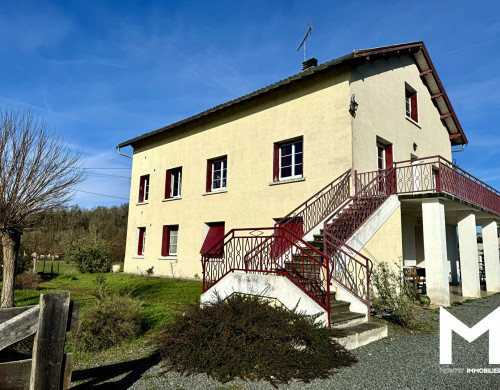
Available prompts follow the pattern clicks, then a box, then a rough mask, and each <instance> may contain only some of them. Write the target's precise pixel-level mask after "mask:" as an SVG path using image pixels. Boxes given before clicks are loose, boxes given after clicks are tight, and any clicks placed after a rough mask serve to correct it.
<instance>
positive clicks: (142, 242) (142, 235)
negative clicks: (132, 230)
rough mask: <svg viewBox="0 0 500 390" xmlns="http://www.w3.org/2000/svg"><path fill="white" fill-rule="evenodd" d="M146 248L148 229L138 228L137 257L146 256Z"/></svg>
mask: <svg viewBox="0 0 500 390" xmlns="http://www.w3.org/2000/svg"><path fill="white" fill-rule="evenodd" d="M145 247H146V228H145V227H139V228H137V246H136V248H137V256H144V249H145Z"/></svg>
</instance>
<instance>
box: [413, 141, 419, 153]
mask: <svg viewBox="0 0 500 390" xmlns="http://www.w3.org/2000/svg"><path fill="white" fill-rule="evenodd" d="M417 148H418V145H417V144H416V143H415V142H414V143H413V151H414V152H416V151H417Z"/></svg>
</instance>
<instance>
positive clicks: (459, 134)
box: [117, 41, 468, 148]
mask: <svg viewBox="0 0 500 390" xmlns="http://www.w3.org/2000/svg"><path fill="white" fill-rule="evenodd" d="M405 54H412V55H413V56H414V59H415V62H416V64H417V67H418V69H419V71H420V77H421V78H422V80H423V81H424V83H425V84H426V86H427V88H428V90H429V93H430V95H431V99H432V100H433V101H434V103H435V106H436V108H437V110H438V112H439V114H440V116H441V120H442V121H443V124H444V125H445V127H446V128H447V130H448V133H449V135H450V142H451V144H452V145H462V144H467V143H468V141H467V138H466V137H465V133H464V131H463V129H462V126H461V125H460V122H459V120H458V118H457V116H456V114H455V111H454V110H453V107H452V105H451V102H450V100H449V98H448V95H447V94H446V91H445V89H444V87H443V84H442V83H441V80H440V79H439V76H438V74H437V71H436V69H435V68H434V65H433V63H432V61H431V58H430V56H429V53H428V52H427V49H426V47H425V45H424V43H423V42H422V41H419V42H410V43H402V44H398V45H391V46H383V47H377V48H373V49H364V50H355V51H353V52H352V53H350V54H347V55H345V56H343V57H339V58H335V59H333V60H331V61H328V62H325V63H323V64H320V65H318V66H316V67H312V68H309V69H306V70H305V71H303V72H300V73H298V74H295V75H293V76H290V77H288V78H286V79H283V80H281V81H278V82H276V83H274V84H271V85H268V86H267V87H264V88H261V89H258V90H256V91H254V92H251V93H249V94H247V95H244V96H241V97H239V98H236V99H233V100H230V101H228V102H226V103H223V104H219V105H217V106H215V107H212V108H210V109H208V110H205V111H203V112H200V113H199V114H196V115H193V116H190V117H188V118H186V119H183V120H181V121H178V122H175V123H172V124H170V125H168V126H165V127H162V128H160V129H157V130H154V131H150V132H148V133H145V134H143V135H140V136H138V137H135V138H132V139H130V140H128V141H125V142H122V143H121V144H119V145H118V146H117V148H122V147H125V146H134V144H137V143H138V142H139V141H143V140H145V139H147V138H150V137H153V136H155V135H159V134H161V133H164V132H167V131H170V130H173V129H175V128H178V127H180V126H182V125H185V124H188V123H192V122H195V121H197V120H199V119H202V118H205V117H208V116H209V115H212V114H214V113H217V112H220V111H223V110H225V109H227V108H229V107H234V106H236V105H238V104H241V103H245V102H247V101H250V100H252V99H255V98H257V97H260V96H264V95H267V94H269V93H272V92H273V91H276V90H278V89H280V88H282V87H284V86H287V85H290V84H294V83H297V82H299V81H301V80H305V79H308V78H311V77H312V76H313V75H316V74H319V73H323V72H325V71H327V70H330V69H334V68H339V67H341V66H346V65H359V64H363V63H367V62H369V61H373V60H375V59H379V58H384V57H390V56H401V55H405Z"/></svg>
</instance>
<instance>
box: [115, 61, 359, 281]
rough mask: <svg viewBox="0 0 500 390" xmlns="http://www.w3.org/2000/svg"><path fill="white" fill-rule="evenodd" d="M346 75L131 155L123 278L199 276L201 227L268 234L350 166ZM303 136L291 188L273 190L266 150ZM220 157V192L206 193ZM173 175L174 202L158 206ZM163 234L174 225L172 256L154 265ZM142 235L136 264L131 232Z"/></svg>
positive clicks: (182, 131)
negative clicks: (178, 177)
mask: <svg viewBox="0 0 500 390" xmlns="http://www.w3.org/2000/svg"><path fill="white" fill-rule="evenodd" d="M349 97H350V86H349V72H348V70H347V69H341V70H336V71H332V72H329V73H328V74H323V75H320V76H319V77H314V78H313V79H312V80H308V81H307V82H304V83H302V84H299V85H295V86H291V87H290V88H287V89H286V90H284V91H280V92H279V93H276V94H274V95H272V96H269V97H263V98H261V99H257V100H256V101H253V102H251V104H250V103H249V104H245V105H242V106H241V107H238V108H235V109H232V110H230V111H229V112H223V113H220V114H218V115H214V116H213V117H212V118H210V119H209V120H203V121H200V122H196V123H195V124H191V125H187V126H184V127H180V128H179V129H177V130H175V131H172V132H169V133H167V134H165V135H162V136H161V137H156V138H153V139H151V140H147V141H146V142H143V143H141V144H140V145H138V146H137V147H135V149H134V158H133V166H132V185H131V190H130V199H131V201H130V208H129V221H128V233H127V234H128V235H127V247H126V255H125V269H124V270H125V272H131V273H139V272H144V271H145V270H146V269H148V268H150V267H152V266H153V267H154V273H155V274H158V275H167V276H182V277H191V278H192V277H194V276H195V275H198V276H201V272H202V269H201V263H200V258H201V256H200V249H201V246H202V243H203V239H204V233H206V230H207V229H206V226H205V224H206V223H211V222H220V221H224V222H225V226H226V232H227V231H229V230H230V229H232V228H240V227H249V226H250V227H251V226H256V227H268V226H272V225H273V223H274V220H273V218H280V217H283V216H284V215H286V214H287V213H288V212H289V211H290V210H292V209H293V208H295V207H296V206H297V205H299V204H300V203H302V202H303V201H304V200H305V199H306V198H307V197H309V196H311V195H313V194H314V193H315V192H317V191H318V190H319V189H320V188H321V187H323V186H325V185H326V184H328V183H329V182H330V181H332V180H333V179H334V178H336V177H337V176H339V175H340V174H341V173H342V172H344V171H346V170H347V169H349V168H350V167H351V166H352V158H351V150H352V146H351V140H352V136H351V117H350V115H349V112H348V111H347V110H346V109H345V106H346V102H348V101H349ZM297 137H303V145H304V173H303V178H302V179H300V180H299V181H289V182H283V183H279V184H275V183H273V144H274V143H275V142H281V141H285V140H289V139H294V138H297ZM220 156H227V164H228V167H227V172H228V173H227V180H228V181H227V191H224V192H213V193H208V194H207V193H206V192H205V183H206V172H207V160H208V159H212V158H216V157H220ZM180 166H182V189H181V195H182V197H181V199H175V200H168V201H164V192H165V174H166V170H167V169H170V168H175V167H180ZM142 175H150V187H149V199H148V202H147V203H146V204H138V202H137V200H138V197H139V180H140V177H141V176H142ZM163 225H179V237H178V255H177V256H176V257H175V258H170V259H162V258H161V256H160V255H161V241H162V227H163ZM138 227H146V239H145V250H144V255H143V256H137V255H136V254H137V228H138Z"/></svg>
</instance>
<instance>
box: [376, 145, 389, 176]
mask: <svg viewBox="0 0 500 390" xmlns="http://www.w3.org/2000/svg"><path fill="white" fill-rule="evenodd" d="M386 148H387V146H386V145H384V144H382V143H380V142H377V170H378V169H385V168H387V166H386V161H385V149H386ZM379 150H382V165H383V166H384V167H383V168H379V166H378V162H379V160H380V158H379V156H378V152H379Z"/></svg>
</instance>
